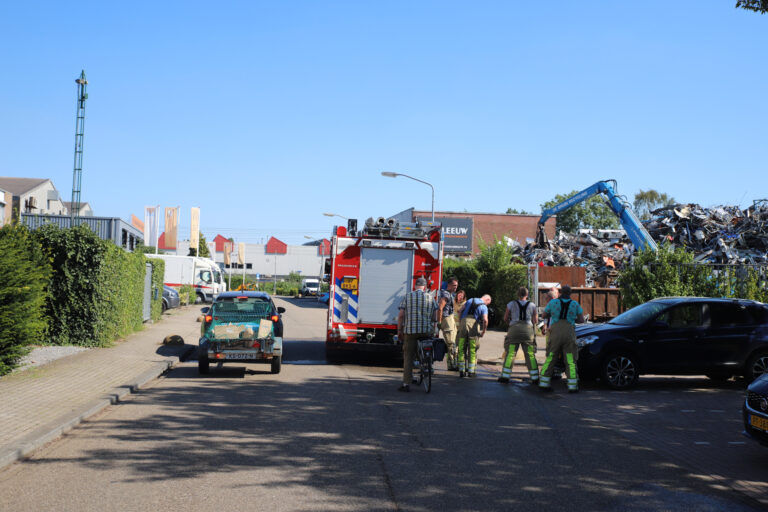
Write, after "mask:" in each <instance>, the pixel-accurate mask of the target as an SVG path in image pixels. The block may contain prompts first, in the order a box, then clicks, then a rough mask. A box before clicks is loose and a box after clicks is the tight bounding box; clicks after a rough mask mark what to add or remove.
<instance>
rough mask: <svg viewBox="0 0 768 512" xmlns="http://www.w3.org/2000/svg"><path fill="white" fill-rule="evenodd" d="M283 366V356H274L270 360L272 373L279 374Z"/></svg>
mask: <svg viewBox="0 0 768 512" xmlns="http://www.w3.org/2000/svg"><path fill="white" fill-rule="evenodd" d="M282 364H283V356H276V357H273V358H272V373H275V374H277V373H280V367H281V366H282Z"/></svg>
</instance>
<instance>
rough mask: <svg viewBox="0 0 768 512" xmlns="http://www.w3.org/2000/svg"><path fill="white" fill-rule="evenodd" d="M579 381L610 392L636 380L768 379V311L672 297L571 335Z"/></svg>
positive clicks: (754, 305)
mask: <svg viewBox="0 0 768 512" xmlns="http://www.w3.org/2000/svg"><path fill="white" fill-rule="evenodd" d="M576 336H577V344H578V346H579V358H578V366H579V374H580V375H581V376H582V377H584V378H599V379H601V380H602V381H603V382H604V383H605V384H606V385H608V386H609V387H611V388H614V389H626V388H630V387H632V386H634V385H635V384H636V383H637V379H638V377H639V376H640V375H641V374H662V375H702V374H703V375H707V376H708V377H710V378H711V379H714V380H727V379H729V378H730V377H732V376H734V375H743V376H744V378H745V379H746V380H747V382H752V381H753V380H754V379H756V378H757V377H759V376H760V375H762V374H764V373H766V372H768V306H766V305H765V304H762V303H759V302H754V301H749V300H741V299H714V298H701V297H674V298H663V299H655V300H652V301H650V302H646V303H645V304H641V305H640V306H637V307H635V308H632V309H630V310H629V311H626V312H624V313H623V314H621V315H619V316H617V317H616V318H614V319H613V320H611V321H610V322H607V323H604V324H587V325H580V326H577V327H576Z"/></svg>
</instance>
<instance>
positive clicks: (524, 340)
mask: <svg viewBox="0 0 768 512" xmlns="http://www.w3.org/2000/svg"><path fill="white" fill-rule="evenodd" d="M517 297H518V299H517V300H513V301H510V303H509V304H507V310H506V311H505V312H504V322H505V323H507V324H509V330H508V331H507V335H506V337H505V338H504V356H503V357H502V361H504V366H503V368H502V370H501V376H500V377H499V382H503V383H505V384H506V383H507V382H509V377H510V376H511V375H512V365H513V364H514V362H515V356H516V355H517V349H518V347H522V349H523V356H524V357H525V366H526V367H527V368H528V375H529V376H530V378H531V383H532V384H536V383H538V382H539V364H538V363H537V362H536V333H535V331H534V327H533V326H534V325H536V323H537V322H538V314H537V313H536V304H534V303H533V302H531V301H529V300H528V289H527V288H525V287H524V286H523V287H521V288H520V289H519V290H518V291H517Z"/></svg>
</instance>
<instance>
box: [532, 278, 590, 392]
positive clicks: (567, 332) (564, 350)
mask: <svg viewBox="0 0 768 512" xmlns="http://www.w3.org/2000/svg"><path fill="white" fill-rule="evenodd" d="M542 316H544V318H549V319H551V321H552V323H551V326H550V328H549V343H550V352H549V354H548V355H547V359H546V361H544V365H543V366H542V367H541V380H540V382H539V386H540V387H541V389H542V390H543V391H551V390H552V387H551V378H552V373H553V372H554V364H553V359H554V356H555V354H562V355H563V359H564V360H565V363H566V367H567V368H566V370H567V373H568V392H569V393H576V392H578V391H579V378H578V374H577V373H576V356H577V347H576V331H575V329H574V324H575V323H576V322H579V323H582V322H584V310H583V309H582V307H581V306H580V305H579V303H578V302H576V301H575V300H571V287H570V286H568V285H565V286H563V287H562V288H561V289H560V298H559V299H554V300H551V301H550V302H549V304H547V307H546V308H545V309H544V314H543V315H542Z"/></svg>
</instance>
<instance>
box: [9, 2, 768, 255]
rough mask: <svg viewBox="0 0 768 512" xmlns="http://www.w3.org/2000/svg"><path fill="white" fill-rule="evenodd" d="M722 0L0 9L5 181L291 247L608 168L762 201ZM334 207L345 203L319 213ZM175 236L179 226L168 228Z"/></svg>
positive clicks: (732, 25)
mask: <svg viewBox="0 0 768 512" xmlns="http://www.w3.org/2000/svg"><path fill="white" fill-rule="evenodd" d="M734 3H735V2H734V1H733V0H731V1H715V0H705V1H700V0H699V1H693V0H690V1H681V2H668V1H665V2H661V1H645V2H590V1H581V2H572V1H559V2H558V1H555V2H517V1H499V2H489V1H478V2H446V1H440V2H428V1H416V2H414V1H402V2H399V1H387V2H373V1H366V2H360V1H349V2H335V1H334V2H321V1H293V2H276V1H273V2H255V1H251V2H242V3H233V2H222V3H220V4H213V3H201V2H191V1H185V2H141V1H137V2H130V3H127V2H122V3H117V2H95V3H89V2H78V3H77V4H66V3H62V2H4V3H3V5H2V6H1V7H0V48H2V50H0V51H1V52H2V53H0V56H1V57H2V58H1V59H0V66H1V67H0V69H2V75H1V78H2V79H1V80H0V96H1V97H2V100H0V119H2V120H3V122H2V124H0V140H2V141H3V144H2V147H3V151H2V152H0V175H5V176H26V177H40V178H43V177H47V178H51V179H52V180H53V181H54V183H55V185H56V186H57V188H58V189H59V191H60V192H61V194H62V196H64V197H65V198H66V199H67V200H69V196H70V194H71V183H72V164H73V148H74V128H75V107H76V105H75V95H76V85H75V82H74V79H75V78H76V77H77V76H78V75H79V74H80V70H81V69H85V71H86V74H87V76H88V80H89V86H88V92H89V99H88V102H87V107H86V126H85V154H84V159H83V162H84V165H83V169H84V170H83V192H82V194H83V199H84V200H86V201H88V202H90V203H91V204H92V205H93V207H94V209H95V211H96V214H97V215H104V216H120V217H123V218H128V217H129V216H130V214H131V213H134V214H136V215H138V216H142V212H143V208H144V206H145V205H154V204H160V205H161V206H181V207H182V211H181V225H182V227H181V229H182V231H181V233H182V237H183V238H186V236H183V235H184V234H186V233H187V231H188V226H189V207H191V206H199V207H201V224H202V228H203V233H204V234H205V235H206V236H207V237H209V239H210V238H211V237H213V236H215V234H216V233H222V234H224V235H228V236H233V237H234V238H235V239H236V240H237V241H244V242H258V241H260V240H261V239H266V238H267V237H269V236H271V235H275V236H277V237H278V238H281V239H282V240H284V241H286V242H289V243H302V242H304V241H306V240H305V239H304V236H305V235H306V236H316V237H319V236H322V235H327V234H329V232H330V229H331V227H332V225H333V224H334V220H333V219H329V218H327V217H324V216H322V212H334V213H338V214H340V215H344V216H347V217H357V218H360V219H365V218H366V217H369V216H373V217H376V216H380V215H385V216H386V215H391V214H394V213H397V212H399V211H401V210H404V209H406V208H409V207H411V206H414V207H416V208H418V209H425V210H428V209H429V208H430V191H429V188H428V187H426V186H424V185H422V184H419V183H416V182H413V181H410V180H407V179H404V178H396V179H391V178H385V177H382V176H381V175H380V172H381V171H394V172H401V173H406V174H410V175H412V176H415V177H418V178H420V179H423V180H425V181H428V182H431V183H433V184H434V186H435V207H436V209H438V210H452V211H464V210H466V211H479V212H504V211H505V210H506V209H507V208H508V207H513V208H518V209H525V210H529V211H534V212H539V211H540V204H541V203H543V202H545V201H547V200H549V199H551V198H552V197H554V196H555V195H556V194H559V193H566V192H569V191H571V190H576V189H578V190H580V189H583V188H585V187H587V186H588V185H591V184H592V183H594V182H595V181H597V180H599V179H604V178H615V179H616V180H618V188H619V192H620V193H623V194H626V195H627V196H628V197H630V198H631V197H632V196H633V195H634V193H635V192H637V191H638V190H639V189H649V188H654V189H657V190H659V191H662V192H667V193H668V194H671V195H672V196H674V197H675V198H676V199H678V200H679V201H684V202H696V203H700V204H703V205H705V206H710V205H716V204H740V205H742V206H746V205H748V204H751V201H752V199H757V198H764V197H768V190H766V188H767V187H766V185H767V184H768V179H767V178H766V172H765V171H766V166H767V165H768V144H766V142H765V139H766V136H765V133H766V120H768V103H767V102H766V101H765V100H764V96H765V94H764V90H765V87H766V84H768V58H767V57H766V55H768V54H767V53H766V48H768V16H765V15H763V16H761V15H759V14H755V13H752V12H748V11H743V10H737V9H734V8H733V5H734ZM336 220H339V219H336ZM185 230H186V231H185Z"/></svg>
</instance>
